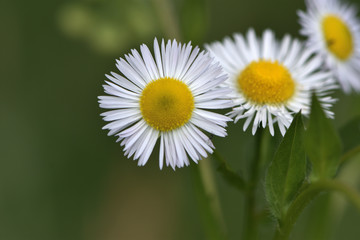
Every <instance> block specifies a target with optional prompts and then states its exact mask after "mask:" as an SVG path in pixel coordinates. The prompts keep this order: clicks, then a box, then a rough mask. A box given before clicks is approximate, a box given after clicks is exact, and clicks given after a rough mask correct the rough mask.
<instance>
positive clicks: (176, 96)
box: [140, 77, 194, 131]
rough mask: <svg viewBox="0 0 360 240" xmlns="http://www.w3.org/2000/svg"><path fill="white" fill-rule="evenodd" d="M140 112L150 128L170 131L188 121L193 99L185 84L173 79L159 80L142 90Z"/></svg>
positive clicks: (192, 107) (192, 108)
mask: <svg viewBox="0 0 360 240" xmlns="http://www.w3.org/2000/svg"><path fill="white" fill-rule="evenodd" d="M140 110H141V113H142V116H143V118H144V119H145V121H146V122H147V123H148V124H149V125H150V126H151V127H153V128H155V129H157V130H160V131H170V130H173V129H176V128H178V127H181V126H183V125H184V124H185V123H187V122H188V121H189V120H190V118H191V114H192V112H193V110H194V97H193V95H192V93H191V91H190V89H189V88H188V86H187V85H186V84H185V83H183V82H181V81H179V80H176V79H173V78H168V77H166V78H160V79H157V80H155V81H153V82H151V83H149V84H148V85H147V86H146V87H145V89H144V90H143V92H142V94H141V97H140Z"/></svg>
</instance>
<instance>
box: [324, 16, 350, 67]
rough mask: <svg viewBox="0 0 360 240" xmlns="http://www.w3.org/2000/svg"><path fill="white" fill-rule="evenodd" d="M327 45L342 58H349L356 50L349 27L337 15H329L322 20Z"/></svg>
mask: <svg viewBox="0 0 360 240" xmlns="http://www.w3.org/2000/svg"><path fill="white" fill-rule="evenodd" d="M322 28H323V34H324V38H325V41H326V45H327V47H328V49H329V50H330V52H332V53H333V54H334V55H335V56H336V57H337V58H339V59H340V60H346V59H348V58H349V57H350V56H351V54H352V53H353V50H354V43H353V39H352V36H351V32H350V30H349V27H348V26H347V25H346V24H345V23H344V22H343V21H342V20H341V19H340V18H339V17H337V16H335V15H327V16H326V17H324V18H323V20H322Z"/></svg>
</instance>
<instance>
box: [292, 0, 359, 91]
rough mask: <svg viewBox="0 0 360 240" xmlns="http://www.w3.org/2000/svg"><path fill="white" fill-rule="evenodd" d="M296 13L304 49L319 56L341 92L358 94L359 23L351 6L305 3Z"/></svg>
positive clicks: (316, 0) (329, 0)
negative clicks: (352, 91) (305, 7)
mask: <svg viewBox="0 0 360 240" xmlns="http://www.w3.org/2000/svg"><path fill="white" fill-rule="evenodd" d="M306 5H307V12H303V11H299V12H298V14H299V16H300V24H301V25H302V29H301V31H300V33H301V34H302V35H304V36H306V37H308V40H307V47H308V48H310V49H312V50H313V51H314V52H315V53H316V54H318V55H319V56H321V58H322V59H323V61H324V63H325V65H326V67H327V68H328V69H330V70H331V71H332V72H333V73H334V76H335V77H336V78H337V79H338V81H339V83H340V85H341V87H342V89H343V90H344V91H345V92H346V93H349V92H350V91H351V90H355V91H356V92H360V77H359V76H360V23H359V21H358V20H357V18H356V14H357V11H356V9H355V8H354V6H351V5H348V4H340V3H339V1H337V0H307V1H306Z"/></svg>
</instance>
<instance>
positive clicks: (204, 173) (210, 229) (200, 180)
mask: <svg viewBox="0 0 360 240" xmlns="http://www.w3.org/2000/svg"><path fill="white" fill-rule="evenodd" d="M193 170H194V176H195V183H196V186H197V195H198V199H199V207H200V211H201V216H202V218H203V219H202V220H203V223H204V227H205V229H206V233H207V239H211V240H222V239H226V230H225V223H224V218H223V214H222V211H221V207H220V199H219V195H218V192H217V189H216V184H215V179H214V174H213V171H212V167H211V161H209V159H204V160H202V161H200V163H199V165H198V166H196V167H194V168H193Z"/></svg>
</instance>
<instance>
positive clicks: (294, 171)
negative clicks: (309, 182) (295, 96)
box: [265, 112, 306, 219]
mask: <svg viewBox="0 0 360 240" xmlns="http://www.w3.org/2000/svg"><path fill="white" fill-rule="evenodd" d="M303 133H304V125H303V123H302V119H301V112H299V113H298V114H297V115H296V116H295V118H294V120H293V122H292V123H291V126H290V128H289V129H288V130H287V132H286V134H285V136H284V139H283V140H282V142H281V143H280V146H279V148H278V150H277V151H276V153H275V157H274V159H273V161H272V162H271V164H270V166H269V168H268V171H267V175H266V179H265V192H266V196H267V200H268V202H269V204H270V209H271V211H272V213H273V214H274V215H275V216H276V217H277V218H278V219H281V218H282V216H283V215H284V213H285V211H286V209H287V207H288V205H289V204H290V203H291V201H292V200H293V199H294V197H295V196H296V195H297V193H298V191H299V189H300V188H301V186H302V183H303V181H304V179H305V173H306V157H305V150H304V146H303Z"/></svg>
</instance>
